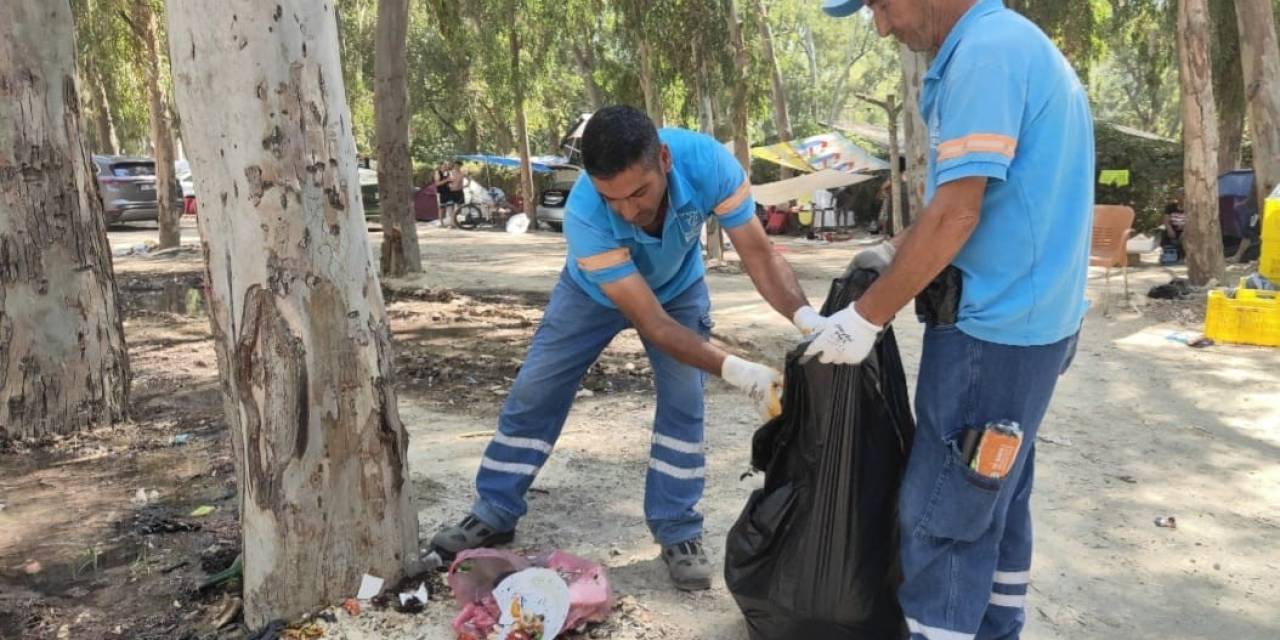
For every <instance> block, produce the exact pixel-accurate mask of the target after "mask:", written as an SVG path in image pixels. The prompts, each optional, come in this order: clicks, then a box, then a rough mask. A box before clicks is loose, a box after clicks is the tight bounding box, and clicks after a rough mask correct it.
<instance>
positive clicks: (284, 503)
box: [169, 0, 418, 628]
mask: <svg viewBox="0 0 1280 640" xmlns="http://www.w3.org/2000/svg"><path fill="white" fill-rule="evenodd" d="M169 33H170V34H172V36H171V38H170V51H171V59H172V60H173V65H174V86H175V88H176V93H177V98H178V108H179V112H180V113H181V114H182V119H183V122H184V123H186V127H185V136H184V137H185V140H186V142H187V145H188V153H189V156H190V160H191V169H192V174H193V175H194V176H195V178H196V181H197V191H198V192H199V193H200V194H201V197H202V199H203V201H202V203H201V205H200V216H199V220H200V227H201V234H202V238H203V240H204V255H205V261H206V262H205V270H206V271H205V273H206V276H205V277H206V282H207V283H208V287H209V296H208V302H209V305H208V306H209V312H210V323H211V325H212V330H213V336H214V344H215V347H216V349H217V353H218V369H219V374H220V376H221V379H222V389H223V395H224V403H225V406H226V416H227V424H228V427H229V429H230V431H231V436H232V438H231V439H232V446H233V449H234V451H233V453H234V455H233V457H234V460H235V465H236V472H237V475H238V477H239V482H240V515H241V518H240V522H241V526H242V527H243V535H244V541H243V542H244V547H243V548H244V594H243V597H244V611H245V622H246V624H247V625H248V626H249V627H250V628H258V627H261V626H263V625H264V624H265V623H266V622H268V621H269V620H273V619H275V618H284V619H297V618H298V617H299V616H301V615H302V614H303V613H306V612H309V611H313V610H314V609H316V608H318V607H321V606H325V605H331V604H333V603H337V602H340V601H342V600H343V599H344V598H348V597H351V596H352V595H353V594H354V593H355V592H356V589H357V587H359V585H360V578H361V575H362V574H364V573H369V574H373V575H376V576H379V577H381V578H384V579H386V580H387V581H388V582H389V583H390V584H395V583H396V582H397V581H398V580H399V579H400V577H401V576H403V575H404V573H405V571H406V568H407V567H408V566H410V563H412V562H414V561H415V560H416V558H417V543H418V537H417V519H416V514H414V512H413V511H412V510H411V509H410V508H409V503H408V491H409V483H408V479H409V475H408V469H407V465H406V461H405V452H406V447H407V434H406V433H405V429H404V426H403V425H402V424H401V422H400V416H399V413H398V411H397V408H396V394H395V389H394V384H393V369H392V353H391V339H390V330H389V327H388V324H387V316H386V311H385V308H384V305H383V300H382V292H381V288H380V286H379V282H378V274H377V272H376V270H375V269H374V266H373V257H372V255H371V252H370V248H369V238H368V235H367V233H366V231H365V224H364V213H363V211H362V207H361V205H360V191H359V182H358V180H357V178H356V164H355V160H356V154H355V141H354V139H353V138H352V133H351V116H350V113H349V112H348V109H347V100H346V95H345V89H344V86H343V80H342V67H341V65H340V63H339V59H338V46H337V45H338V30H337V24H336V19H335V14H334V4H333V3H321V2H312V1H310V0H276V2H267V3H264V2H259V1H258V0H222V1H221V2H216V3H211V2H205V1H204V0H169Z"/></svg>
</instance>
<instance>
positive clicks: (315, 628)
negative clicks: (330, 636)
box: [280, 622, 324, 640]
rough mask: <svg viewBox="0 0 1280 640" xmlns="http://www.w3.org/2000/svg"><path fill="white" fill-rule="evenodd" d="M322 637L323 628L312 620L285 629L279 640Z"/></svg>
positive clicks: (301, 639)
mask: <svg viewBox="0 0 1280 640" xmlns="http://www.w3.org/2000/svg"><path fill="white" fill-rule="evenodd" d="M323 637H324V628H322V627H321V626H320V625H318V624H316V623H314V622H308V623H307V624H304V625H302V626H301V627H297V628H294V629H285V630H284V634H283V635H281V636H280V638H281V640H314V639H315V638H323Z"/></svg>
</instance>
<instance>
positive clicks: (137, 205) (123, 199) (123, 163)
mask: <svg viewBox="0 0 1280 640" xmlns="http://www.w3.org/2000/svg"><path fill="white" fill-rule="evenodd" d="M93 167H94V169H95V173H96V177H97V180H98V193H99V195H101V196H102V213H103V215H104V216H105V217H106V221H107V224H116V223H118V222H138V221H144V220H156V219H157V218H158V216H157V215H156V211H157V209H156V207H157V206H158V205H157V204H156V163H155V161H153V160H152V159H150V158H131V157H127V156H93ZM169 192H170V193H171V194H172V196H171V198H172V200H171V201H172V202H173V208H174V209H175V210H177V211H178V212H181V211H182V187H180V186H178V181H177V179H176V178H175V179H174V181H173V184H171V185H169Z"/></svg>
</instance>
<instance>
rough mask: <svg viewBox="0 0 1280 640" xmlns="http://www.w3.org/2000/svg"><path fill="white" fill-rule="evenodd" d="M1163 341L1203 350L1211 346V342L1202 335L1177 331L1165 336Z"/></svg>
mask: <svg viewBox="0 0 1280 640" xmlns="http://www.w3.org/2000/svg"><path fill="white" fill-rule="evenodd" d="M1164 339H1165V340H1168V341H1170V342H1177V343H1178V344H1185V345H1187V346H1188V347H1192V348H1195V349H1203V348H1205V347H1211V346H1213V340H1211V339H1209V338H1208V337H1206V336H1205V335H1204V334H1202V333H1188V332H1186V331H1179V332H1175V333H1171V334H1169V335H1167V336H1165V337H1164Z"/></svg>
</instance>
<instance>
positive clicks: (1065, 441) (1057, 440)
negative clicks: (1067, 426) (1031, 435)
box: [1036, 433, 1072, 447]
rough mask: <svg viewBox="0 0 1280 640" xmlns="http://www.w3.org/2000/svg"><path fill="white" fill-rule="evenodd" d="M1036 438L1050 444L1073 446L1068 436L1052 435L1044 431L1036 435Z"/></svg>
mask: <svg viewBox="0 0 1280 640" xmlns="http://www.w3.org/2000/svg"><path fill="white" fill-rule="evenodd" d="M1036 440H1039V441H1040V442H1045V443H1048V444H1056V445H1058V446H1060V447H1070V446H1072V445H1071V440H1070V439H1069V438H1067V437H1066V436H1050V435H1045V434H1043V433H1042V434H1039V435H1037V436H1036Z"/></svg>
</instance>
